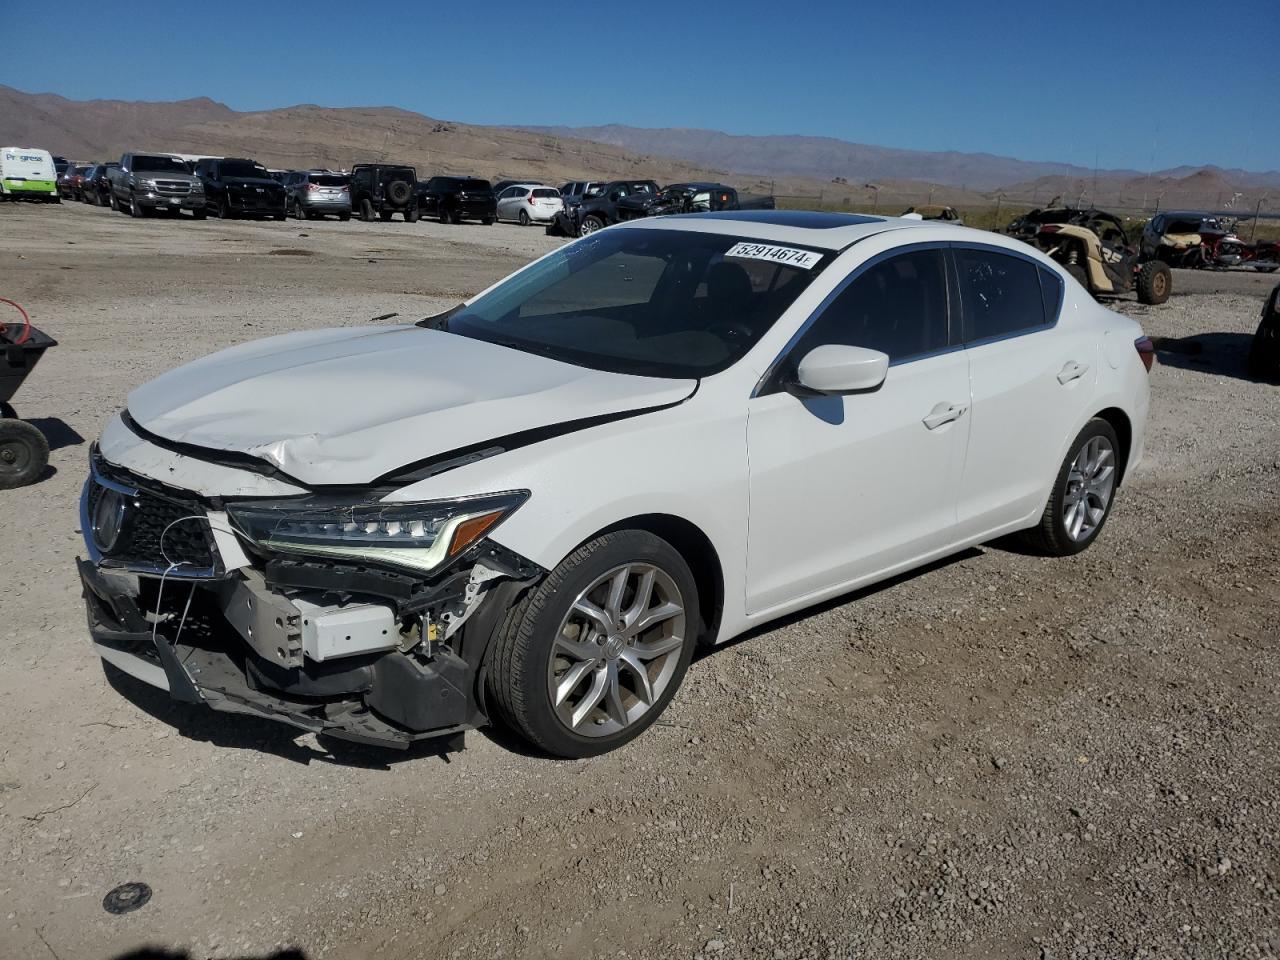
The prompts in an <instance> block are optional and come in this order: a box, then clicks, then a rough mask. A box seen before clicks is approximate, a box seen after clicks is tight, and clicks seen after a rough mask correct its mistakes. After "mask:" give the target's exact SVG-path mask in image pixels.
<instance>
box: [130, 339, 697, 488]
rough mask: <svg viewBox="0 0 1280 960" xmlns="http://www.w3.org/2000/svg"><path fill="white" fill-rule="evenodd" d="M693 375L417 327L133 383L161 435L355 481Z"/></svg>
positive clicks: (301, 476) (671, 392) (674, 393)
mask: <svg viewBox="0 0 1280 960" xmlns="http://www.w3.org/2000/svg"><path fill="white" fill-rule="evenodd" d="M696 386H697V382H696V381H694V380H664V379H658V378H653V377H636V376H628V375H624V374H617V373H607V372H604V371H600V370H591V369H588V368H585V367H577V366H573V365H572V364H568V363H562V362H560V361H558V360H552V359H549V358H546V357H541V356H537V355H535V354H531V353H524V352H522V351H519V350H514V349H511V348H508V347H503V346H498V345H496V344H492V343H486V342H484V341H482V340H473V339H470V338H467V337H462V336H458V335H456V334H450V333H445V332H443V331H439V330H428V329H424V328H420V327H412V326H408V327H406V326H397V327H379V328H373V329H364V330H358V331H353V330H351V329H350V328H338V329H332V330H318V331H309V332H304V333H294V334H286V335H284V336H280V337H271V338H269V339H267V340H259V341H255V342H253V343H248V344H244V345H242V346H238V347H232V348H231V349H229V350H224V351H222V352H220V353H216V354H213V355H212V356H209V357H205V358H204V359H201V360H197V361H195V362H194V363H189V364H187V365H185V366H182V367H179V368H177V369H175V370H171V371H169V372H168V373H165V374H163V375H162V376H160V377H157V378H156V379H155V380H152V381H151V382H150V383H147V384H144V385H143V386H141V387H138V388H137V389H136V390H134V391H133V392H132V393H131V394H129V414H130V416H131V417H132V418H133V420H134V421H135V422H136V423H137V424H138V425H139V426H141V427H142V428H143V429H144V430H146V431H148V432H150V433H152V434H155V435H156V436H158V437H160V438H161V439H163V440H169V441H173V442H177V443H184V444H192V445H195V446H198V447H203V448H207V449H211V450H218V451H228V452H233V453H240V454H249V455H250V456H253V457H257V458H260V459H262V460H265V461H268V462H269V463H271V464H273V465H274V466H275V467H277V468H279V469H280V470H281V471H283V472H284V473H286V474H288V475H289V476H291V477H294V478H296V479H297V480H300V481H302V482H303V483H306V484H312V485H316V484H361V483H369V482H370V481H372V480H374V479H376V478H378V477H380V476H383V475H385V474H387V473H389V472H391V471H394V470H396V469H397V468H399V467H402V466H405V465H406V464H409V463H413V462H415V461H419V460H425V459H428V458H431V457H436V456H439V455H441V454H447V453H449V452H450V451H453V450H457V449H459V448H464V447H469V446H471V445H473V444H482V443H487V442H489V441H492V440H495V439H497V438H500V437H506V436H509V435H511V434H515V433H522V432H525V431H529V430H537V429H541V428H546V427H555V426H560V425H563V424H566V423H570V422H572V421H579V420H586V419H588V418H593V417H600V416H608V415H612V414H625V413H631V412H635V411H640V410H644V409H646V408H651V407H659V406H664V405H667V404H672V403H677V402H679V401H681V400H683V399H685V398H686V397H688V396H689V395H690V394H691V393H692V392H693V391H694V389H695V388H696Z"/></svg>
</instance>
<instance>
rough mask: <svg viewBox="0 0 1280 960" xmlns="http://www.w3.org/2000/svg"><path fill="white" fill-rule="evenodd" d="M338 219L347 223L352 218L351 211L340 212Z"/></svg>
mask: <svg viewBox="0 0 1280 960" xmlns="http://www.w3.org/2000/svg"><path fill="white" fill-rule="evenodd" d="M338 219H339V220H341V221H342V222H343V223H346V222H347V221H348V220H350V219H351V214H350V213H340V214H338Z"/></svg>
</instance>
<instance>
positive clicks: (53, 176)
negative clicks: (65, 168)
mask: <svg viewBox="0 0 1280 960" xmlns="http://www.w3.org/2000/svg"><path fill="white" fill-rule="evenodd" d="M0 197H4V198H5V199H9V198H12V197H31V198H32V199H39V200H52V201H53V202H54V203H58V202H60V198H59V197H58V174H57V172H56V171H55V170H54V169H53V157H52V156H50V154H49V151H48V150H40V149H39V148H37V147H0Z"/></svg>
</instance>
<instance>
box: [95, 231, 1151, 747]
mask: <svg viewBox="0 0 1280 960" xmlns="http://www.w3.org/2000/svg"><path fill="white" fill-rule="evenodd" d="M1151 356H1152V354H1151V345H1150V341H1148V340H1147V339H1146V338H1145V337H1143V336H1142V331H1141V330H1140V328H1139V327H1138V325H1137V324H1136V323H1135V322H1134V321H1133V320H1130V319H1127V318H1126V317H1123V316H1120V315H1118V314H1116V313H1113V312H1111V311H1109V310H1107V309H1105V308H1103V307H1101V306H1099V305H1098V304H1097V303H1095V302H1094V300H1093V298H1092V297H1091V296H1090V295H1089V294H1088V293H1087V292H1086V291H1085V290H1083V289H1082V288H1081V287H1080V286H1079V285H1078V284H1077V283H1076V282H1075V281H1074V280H1072V279H1071V278H1070V277H1068V276H1067V275H1066V274H1064V273H1063V271H1062V270H1061V268H1060V267H1059V266H1058V265H1057V264H1055V263H1053V262H1052V261H1051V260H1049V259H1048V258H1046V257H1044V256H1042V255H1041V254H1040V253H1038V252H1037V251H1036V250H1034V249H1032V248H1031V247H1028V246H1026V245H1024V244H1021V243H1019V242H1017V241H1014V240H1011V239H1009V238H1006V237H1002V236H998V235H995V234H991V233H983V232H978V231H976V230H970V229H967V228H964V227H956V226H953V225H950V224H932V223H929V222H927V221H926V222H923V223H922V222H920V221H906V220H897V219H885V218H880V217H872V216H849V215H837V214H825V213H807V212H798V211H759V212H752V213H728V212H726V213H720V214H705V215H699V216H688V217H674V218H664V217H657V218H650V219H644V220H637V221H633V222H628V223H625V224H621V225H618V226H615V227H611V228H609V229H607V230H602V231H599V232H597V233H595V234H592V235H591V236H589V237H584V238H582V239H581V240H579V241H577V242H575V243H571V244H569V245H567V246H565V247H562V248H559V249H557V250H556V251H555V252H554V253H551V254H548V255H547V256H545V257H543V258H541V259H540V260H537V261H535V262H534V263H532V264H530V265H529V266H527V267H525V268H524V269H522V270H520V271H518V272H517V273H515V274H513V275H512V276H510V277H508V278H507V279H505V280H503V281H501V282H499V283H497V284H495V285H494V286H492V287H490V288H489V289H488V290H486V291H484V292H483V293H481V294H480V295H478V296H476V297H475V298H473V299H471V300H470V301H468V302H467V303H465V304H460V305H459V306H457V307H456V308H454V309H452V310H450V311H447V312H446V313H443V314H441V315H439V316H437V317H432V318H428V319H426V320H423V321H421V322H419V323H418V324H415V325H405V326H393V327H383V328H378V329H351V328H339V329H331V330H318V331H314V332H309V333H295V334H288V335H285V336H280V337H273V338H271V339H267V340H262V341H259V342H254V343H247V344H244V345H242V346H238V347H234V348H232V349H230V350H226V351H223V352H222V353H219V354H215V355H213V356H211V357H208V358H205V359H203V360H198V361H196V362H194V363H191V364H188V365H187V366H185V367H182V368H180V369H178V370H175V371H173V372H171V373H168V374H165V375H163V376H161V377H160V378H158V379H157V380H154V381H152V382H151V383H149V384H146V385H144V386H142V387H140V388H139V389H137V390H136V391H135V392H134V393H132V394H131V395H130V396H129V399H128V407H127V410H125V411H124V412H123V413H122V414H121V415H120V416H119V417H118V418H116V419H115V420H113V421H112V422H111V424H110V425H109V426H108V427H107V429H106V430H105V432H104V433H103V435H102V438H101V440H100V442H99V443H98V444H97V445H96V447H95V449H94V451H93V454H92V471H91V475H90V478H89V480H88V482H87V483H86V485H85V492H84V497H83V503H82V524H83V530H84V533H85V539H86V545H87V550H88V554H89V557H88V559H86V560H82V561H80V572H81V576H82V578H83V580H84V584H85V596H86V600H87V603H88V607H89V622H90V627H91V631H92V634H93V640H94V643H95V646H96V648H97V650H98V652H99V653H100V654H101V656H102V657H103V658H104V659H105V660H107V661H109V662H110V663H111V664H113V665H114V666H115V667H117V668H119V669H122V670H124V671H126V672H128V673H131V674H133V675H134V676H135V677H139V678H141V679H143V680H146V681H147V682H149V683H152V684H154V685H156V686H160V687H164V688H167V689H168V690H169V691H170V692H171V694H172V695H173V696H174V697H175V698H177V699H180V700H185V701H188V702H191V703H201V704H204V705H206V706H208V707H212V708H214V709H217V710H227V711H237V712H247V713H255V714H258V715H261V716H265V717H270V718H272V719H274V720H278V721H283V722H286V723H291V724H293V725H295V726H297V727H301V728H304V729H308V730H314V731H316V732H318V733H323V734H331V735H335V736H340V737H348V738H354V739H358V740H364V741H368V742H375V743H387V744H395V745H401V746H403V745H405V744H408V743H411V742H413V741H415V740H420V739H425V738H429V737H444V736H448V737H455V738H457V737H459V736H460V733H461V731H463V730H465V729H467V728H469V727H474V726H476V725H478V724H482V723H486V722H489V721H490V720H500V721H502V722H503V723H505V724H507V725H509V726H510V727H511V728H512V729H514V730H515V731H517V732H518V733H519V734H520V735H521V736H523V737H524V738H526V739H527V740H528V741H529V742H531V743H532V744H534V745H536V746H537V747H538V748H540V749H542V750H544V751H547V752H549V753H552V754H557V755H561V756H569V757H582V756H587V755H591V754H597V753H601V752H603V751H606V750H610V749H613V748H615V747H618V746H620V745H622V744H624V743H626V742H627V741H629V740H631V739H632V738H633V737H635V736H637V735H638V734H639V733H640V732H641V731H643V730H644V729H645V728H647V727H648V726H649V725H650V724H652V723H653V722H654V720H655V719H656V718H657V717H658V715H659V714H660V713H661V712H662V711H663V709H664V708H665V707H666V706H667V704H668V703H669V702H670V700H671V698H672V697H673V696H675V694H676V691H677V689H678V688H679V686H680V682H681V680H682V679H683V677H684V675H685V671H686V669H687V668H688V665H689V661H690V657H691V656H692V654H693V651H694V648H695V646H696V645H697V644H698V643H699V642H707V643H718V642H723V641H725V640H727V639H729V638H731V637H733V636H735V635H737V634H740V633H742V632H743V631H746V630H748V629H751V628H753V627H755V626H757V625H759V624H763V623H766V622H768V621H770V620H773V619H775V618H777V617H780V616H782V615H784V614H788V613H790V612H792V611H796V610H800V609H802V608H805V607H808V606H811V605H813V604H816V603H819V602H821V601H823V600H826V599H828V598H831V597H836V596H839V595H841V594H845V593H848V592H849V591H851V590H854V589H856V588H858V587H861V586H863V585H865V584H869V583H872V582H874V581H877V580H883V579H885V578H887V577H892V576H894V575H895V574H899V573H901V572H902V571H905V570H910V569H912V568H914V567H919V566H921V565H922V564H927V563H929V562H930V561H932V560H935V559H937V558H939V557H943V556H946V555H947V554H951V553H955V552H957V551H960V550H963V549H965V548H966V547H969V546H971V545H973V544H977V543H981V542H983V541H986V540H991V539H993V538H996V537H1001V536H1004V535H1006V534H1010V533H1014V532H1016V531H1021V532H1023V533H1024V534H1025V536H1026V538H1027V540H1028V541H1029V542H1030V543H1031V544H1032V545H1034V546H1035V547H1036V548H1038V549H1039V550H1041V551H1043V552H1044V553H1046V554H1050V555H1055V556H1064V555H1068V554H1073V553H1077V552H1078V551H1080V550H1083V549H1085V548H1086V547H1088V546H1089V545H1090V544H1091V543H1092V542H1093V541H1094V540H1095V539H1096V538H1097V536H1098V534H1099V533H1100V531H1101V530H1102V529H1103V525H1104V524H1105V523H1106V520H1107V517H1108V515H1109V513H1110V511H1111V509H1112V506H1113V504H1114V502H1115V494H1116V491H1117V489H1118V488H1119V486H1120V484H1121V483H1122V482H1123V481H1124V479H1125V478H1126V477H1127V476H1128V474H1129V473H1130V472H1131V471H1132V470H1133V467H1134V464H1136V463H1137V462H1138V459H1139V458H1140V456H1141V455H1142V449H1143V438H1144V434H1145V424H1146V417H1147V407H1148V385H1147V375H1146V372H1147V368H1148V367H1149V364H1150V362H1151Z"/></svg>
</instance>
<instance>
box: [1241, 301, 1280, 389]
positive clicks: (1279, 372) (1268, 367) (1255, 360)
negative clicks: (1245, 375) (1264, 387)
mask: <svg viewBox="0 0 1280 960" xmlns="http://www.w3.org/2000/svg"><path fill="white" fill-rule="evenodd" d="M1273 302H1274V301H1271V300H1269V301H1268V302H1267V310H1266V311H1265V312H1264V314H1263V317H1262V320H1260V321H1259V322H1258V329H1257V331H1256V332H1255V333H1254V335H1253V341H1252V342H1251V343H1250V344H1249V356H1248V357H1247V358H1246V360H1245V369H1246V370H1247V371H1248V372H1249V374H1250V376H1254V377H1257V378H1258V379H1260V380H1276V379H1280V314H1277V313H1275V312H1273V311H1272V309H1271V307H1272V304H1273Z"/></svg>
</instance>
